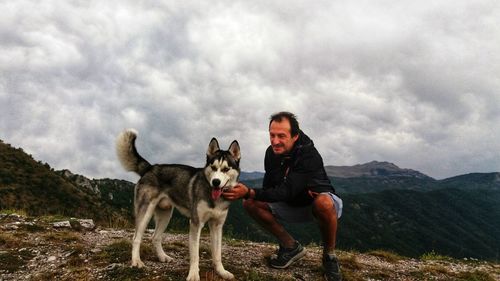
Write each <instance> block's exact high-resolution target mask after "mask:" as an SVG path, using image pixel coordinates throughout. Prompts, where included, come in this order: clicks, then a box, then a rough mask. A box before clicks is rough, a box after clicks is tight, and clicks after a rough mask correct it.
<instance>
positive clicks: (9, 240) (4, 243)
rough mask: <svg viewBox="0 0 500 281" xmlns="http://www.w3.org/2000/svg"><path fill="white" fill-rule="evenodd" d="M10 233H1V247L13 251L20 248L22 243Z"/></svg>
mask: <svg viewBox="0 0 500 281" xmlns="http://www.w3.org/2000/svg"><path fill="white" fill-rule="evenodd" d="M19 240H20V239H17V238H16V237H15V236H14V235H12V234H10V233H0V246H1V248H3V249H11V248H17V247H19V246H20V245H21V244H22V242H21V241H19Z"/></svg>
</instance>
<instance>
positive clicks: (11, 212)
mask: <svg viewBox="0 0 500 281" xmlns="http://www.w3.org/2000/svg"><path fill="white" fill-rule="evenodd" d="M0 214H6V215H14V214H16V215H20V216H21V217H27V216H28V213H27V212H26V210H19V209H3V210H0Z"/></svg>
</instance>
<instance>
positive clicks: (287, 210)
mask: <svg viewBox="0 0 500 281" xmlns="http://www.w3.org/2000/svg"><path fill="white" fill-rule="evenodd" d="M321 194H328V195H330V198H331V199H332V201H333V205H334V206H335V210H336V211H337V218H340V217H341V216H342V208H343V203H342V199H340V198H339V197H338V196H337V195H335V194H333V193H331V192H324V193H321ZM267 204H268V205H269V208H271V212H272V213H273V215H274V216H275V217H276V218H277V219H278V220H280V221H285V222H291V223H303V222H310V221H314V216H313V213H312V204H311V205H307V206H303V207H295V206H290V205H288V204H287V203H285V202H274V203H267Z"/></svg>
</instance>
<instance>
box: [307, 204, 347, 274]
mask: <svg viewBox="0 0 500 281" xmlns="http://www.w3.org/2000/svg"><path fill="white" fill-rule="evenodd" d="M313 215H314V216H315V217H316V219H317V220H318V223H319V228H320V230H321V235H322V236H323V243H324V246H323V259H322V262H323V268H324V270H325V273H324V278H325V280H327V281H339V280H342V274H341V273H340V267H339V262H338V260H337V257H335V255H334V250H335V240H336V238H337V210H336V209H335V205H334V203H333V199H332V198H331V197H330V195H328V194H319V195H318V196H316V198H315V199H314V203H313Z"/></svg>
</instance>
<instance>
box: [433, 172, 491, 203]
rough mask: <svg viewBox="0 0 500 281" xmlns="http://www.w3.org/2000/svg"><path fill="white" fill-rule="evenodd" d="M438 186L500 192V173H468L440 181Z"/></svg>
mask: <svg viewBox="0 0 500 281" xmlns="http://www.w3.org/2000/svg"><path fill="white" fill-rule="evenodd" d="M439 184H440V186H441V187H442V188H450V187H453V188H459V189H467V190H472V189H480V188H483V189H489V190H500V173H470V174H466V175H460V176H456V177H451V178H447V179H444V180H440V181H439ZM499 204H500V202H499Z"/></svg>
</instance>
